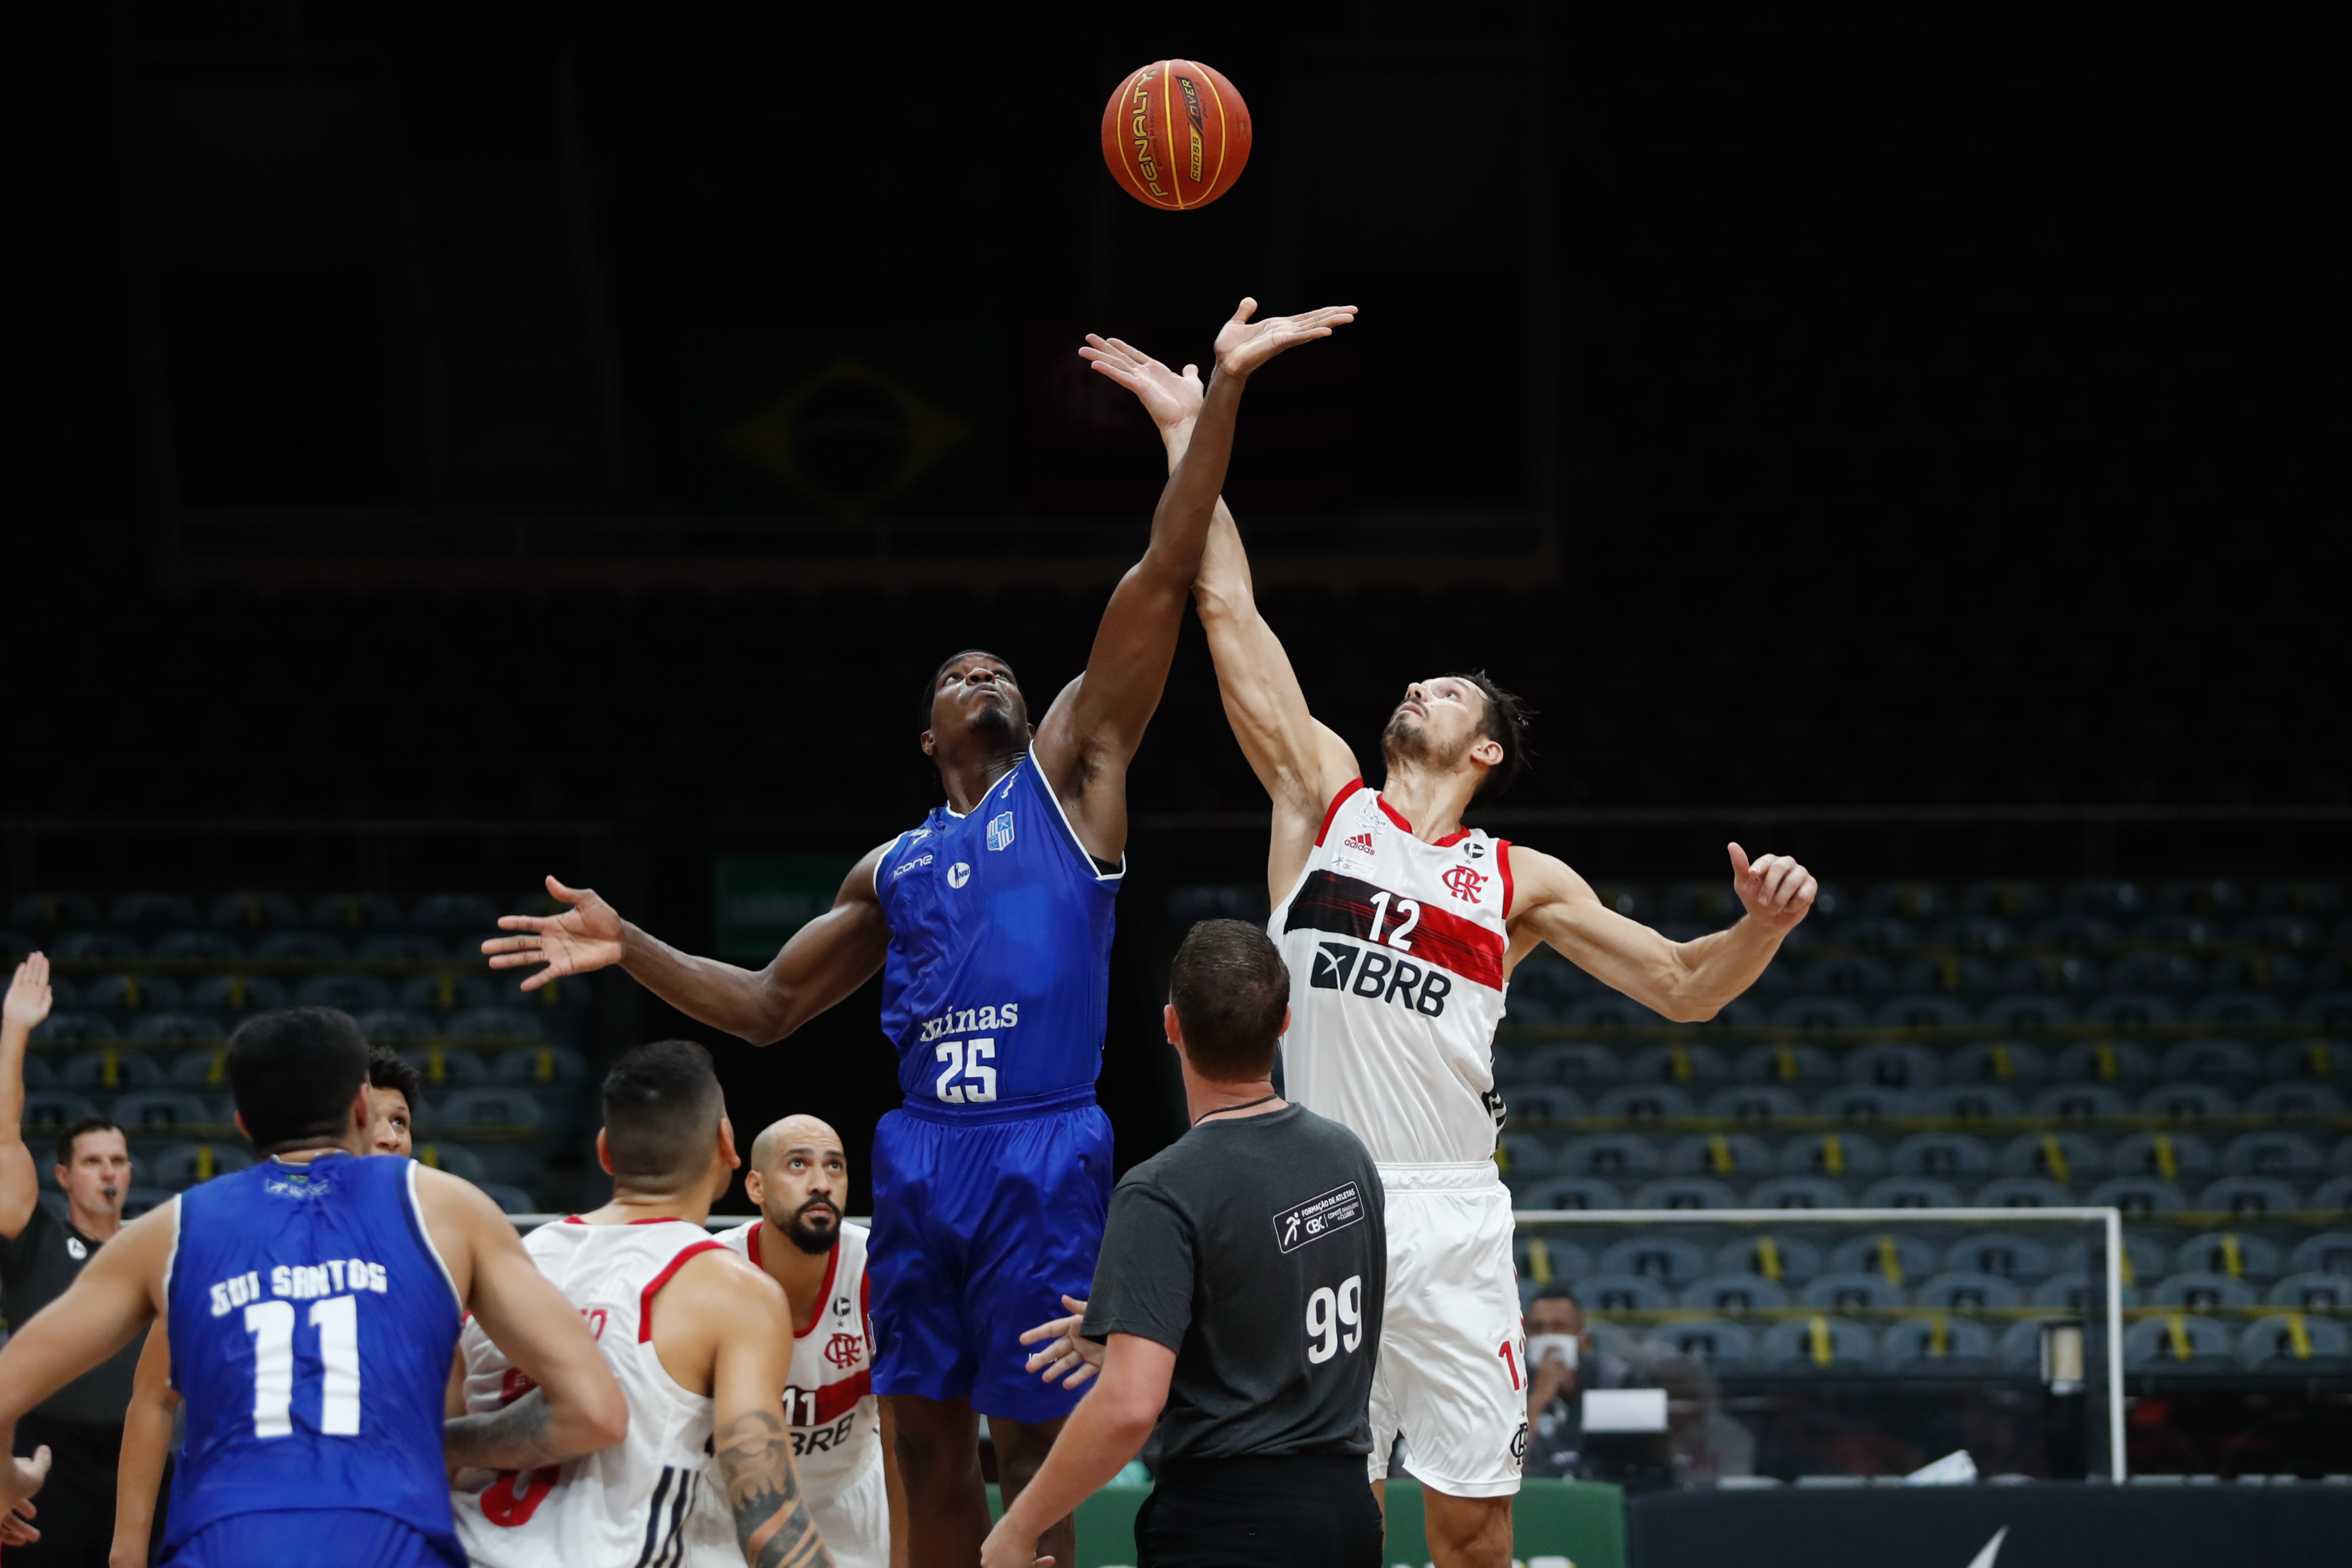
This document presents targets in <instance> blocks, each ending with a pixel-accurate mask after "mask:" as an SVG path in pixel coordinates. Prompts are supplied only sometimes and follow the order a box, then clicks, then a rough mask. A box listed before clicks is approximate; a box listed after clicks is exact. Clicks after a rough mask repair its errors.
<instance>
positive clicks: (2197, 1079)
mask: <svg viewBox="0 0 2352 1568" xmlns="http://www.w3.org/2000/svg"><path fill="white" fill-rule="evenodd" d="M1599 890H1600V892H1601V896H1602V897H1603V899H1604V900H1607V901H1609V902H1610V903H1612V905H1613V906H1614V907H1616V908H1618V909H1619V910H1622V911H1624V912H1626V913H1628V914H1630V915H1633V916H1634V917H1636V918H1639V919H1641V920H1643V921H1648V922H1650V923H1653V924H1654V925H1656V926H1657V927H1658V928H1659V929H1660V930H1662V931H1665V932H1666V933H1667V934H1668V935H1670V936H1673V937H1675V938H1677V939H1683V938H1688V937H1694V936H1697V935H1700V934H1702V933H1704V932H1705V931H1708V930H1711V929H1717V928H1718V927H1720V926H1721V925H1723V924H1725V923H1727V922H1728V921H1729V920H1730V919H1731V917H1732V916H1733V915H1735V914H1736V913H1737V912H1738V911H1737V908H1736V906H1735V905H1733V904H1732V903H1731V901H1730V896H1729V891H1728V889H1727V888H1719V887H1688V888H1653V887H1642V886H1617V887H1603V888H1601V889H1599ZM1242 891H1243V890H1241V889H1235V890H1234V896H1235V897H1239V896H1240V895H1241V893H1242ZM1179 896H1180V897H1181V898H1183V899H1184V900H1188V907H1190V906H1191V905H1203V906H1205V905H1206V904H1207V903H1209V902H1212V901H1213V900H1211V899H1210V897H1209V894H1208V892H1207V891H1206V890H1204V889H1186V890H1185V891H1184V892H1183V893H1182V894H1181V895H1179ZM1256 907H1257V908H1259V909H1263V908H1264V907H1265V906H1264V904H1263V902H1260V903H1259V904H1258V905H1257V906H1256ZM2347 959H2352V910H2347V904H2346V899H2345V893H2344V889H2341V888H2339V887H2336V886H2333V885H2326V884H2311V883H2295V882H2284V881H2281V882H2269V883H2262V884H2258V885H2253V886H2239V885H2235V884H2231V883H2220V882H2188V881H2183V882H2179V883H2174V884H2168V885H2164V886H2142V885H2139V884H2135V883H2130V882H2120V881H2085V882H2079V883H2074V884H2067V885H2044V884H2036V883H2015V882H1985V883H1980V884H1978V885H1975V886H1969V887H1961V888H1946V887H1940V886H1935V885H1929V884H1898V885H1889V886H1884V887H1875V888H1870V889H1860V890H1857V891H1853V892H1850V891H1848V890H1846V889H1837V888H1828V889H1824V890H1823V892H1822V897H1821V900H1820V903H1819V905H1818V907H1817V909H1816V910H1815V912H1814V913H1813V914H1812V915H1811V917H1810V918H1809V919H1808V920H1807V921H1805V923H1804V924H1803V925H1802V926H1801V927H1800V928H1799V930H1798V931H1796V932H1795V933H1794V934H1793V935H1792V936H1791V938H1790V941H1789V942H1788V943H1787V945H1786V947H1785V949H1784V950H1783V952H1782V955H1781V956H1780V959H1779V960H1778V961H1777V962H1776V963H1774V964H1773V966H1772V967H1771V968H1770V969H1769V971H1768V972H1767V973H1765V975H1764V977H1763V978H1762V980H1761V981H1760V982H1759V984H1757V985H1756V986H1755V987H1754V988H1753V989H1752V990H1751V991H1750V992H1749V993H1748V994H1747V995H1746V996H1743V997H1741V998H1740V999H1739V1000H1738V1001H1736V1002H1734V1003H1733V1004H1731V1005H1729V1006H1727V1007H1726V1008H1725V1009H1724V1010H1723V1012H1722V1014H1721V1015H1720V1016H1718V1017H1717V1018H1716V1019H1715V1020H1714V1021H1713V1022H1711V1023H1709V1024H1706V1025H1698V1026H1676V1025H1672V1024H1668V1023H1666V1022H1665V1021H1664V1020H1663V1019H1661V1018H1658V1017H1656V1016H1653V1015H1651V1014H1649V1013H1647V1012H1646V1011H1645V1010H1644V1009H1642V1008H1640V1007H1638V1006H1636V1005H1633V1004H1631V1003H1629V1002H1628V1001H1627V1000H1626V999H1625V998H1623V997H1622V996H1620V995H1618V994H1615V993H1613V992H1611V991H1609V990H1607V989H1606V988H1605V987H1603V986H1601V984H1599V983H1598V982H1596V981H1593V980H1592V979H1591V978H1590V977H1589V976H1587V975H1585V974H1584V973H1581V972H1580V971H1579V970H1577V969H1575V968H1574V967H1572V966H1571V965H1570V964H1568V963H1564V962H1561V961H1559V960H1558V959H1557V958H1556V957H1553V956H1551V955H1549V953H1544V954H1538V956H1536V957H1533V958H1531V959H1529V960H1528V962H1527V963H1524V964H1522V965H1521V966H1520V968H1519V969H1518V971H1517V973H1516V974H1515V975H1514V977H1513V980H1512V983H1511V988H1510V994H1509V1011H1508V1016H1507V1020H1506V1022H1505V1024H1504V1026H1503V1027H1502V1029H1501V1030H1500V1031H1499V1033H1498V1036H1497V1039H1496V1080H1497V1084H1498V1087H1499V1089H1500V1091H1501V1093H1502V1096H1503V1099H1504V1100H1505V1102H1506V1103H1507V1106H1508V1107H1509V1117H1508V1121H1507V1130H1506V1131H1505V1133H1504V1135H1503V1139H1502V1148H1501V1153H1500V1154H1499V1156H1498V1160H1499V1162H1500V1163H1502V1165H1503V1167H1504V1174H1505V1179H1506V1180H1507V1182H1508V1183H1509V1184H1510V1186H1511V1189H1512V1191H1513V1194H1514V1195H1515V1201H1516V1204H1517V1206H1518V1207H1519V1208H1520V1209H1522V1210H1529V1209H1585V1210H1589V1209H1600V1208H1631V1209H1643V1208H1695V1209H1718V1208H1732V1207H1756V1208H1769V1209H1780V1210H1785V1211H1787V1212H1788V1213H1789V1215H1790V1220H1791V1222H1792V1226H1795V1225H1796V1224H1797V1223H1798V1222H1801V1216H1802V1215H1803V1214H1804V1213H1805V1211H1808V1210H1812V1209H1821V1208H1829V1207H1834V1206H1842V1205H1843V1206H1853V1205H1864V1206H1888V1207H1897V1208H1919V1209H1922V1210H1932V1209H1936V1208H1948V1207H1955V1206H1961V1205H1967V1206H1987V1207H1996V1208H2015V1209H2019V1210H2027V1209H2032V1208H2036V1207H2047V1206H2053V1205H2116V1206H2118V1207H2120V1208H2121V1209H2122V1210H2123V1211H2124V1214H2125V1216H2126V1226H2127V1244H2126V1258H2127V1261H2126V1266H2125V1268H2124V1279H2125V1281H2126V1285H2125V1309H2126V1318H2127V1319H2128V1320H2130V1322H2129V1326H2128V1330H2127V1332H2126V1338H2125V1354H2126V1369H2127V1371H2130V1372H2135V1373H2141V1372H2144V1373H2174V1372H2179V1373H2190V1372H2195V1373H2204V1372H2208V1371H2210V1372H2214V1373H2239V1374H2243V1373H2250V1372H2265V1371H2268V1372H2276V1371H2290V1372H2293V1371H2301V1372H2311V1371H2316V1370H2320V1369H2322V1368H2326V1369H2329V1370H2331V1371H2334V1372H2337V1373H2341V1372H2343V1371H2346V1370H2352V1342H2347V1332H2346V1327H2347V1324H2352V1310H2347V1308H2352V1212H2347V1211H2352V1114H2347V1099H2352V974H2347ZM1767 1241H1769V1242H1771V1243H1772V1244H1773V1245H1772V1246H1771V1247H1770V1248H1769V1258H1759V1247H1760V1246H1761V1244H1763V1243H1765V1242H1767ZM1835 1243H1836V1237H1835V1236H1832V1235H1830V1234H1828V1233H1827V1229H1826V1227H1814V1228H1811V1229H1807V1230H1804V1231H1803V1233H1802V1234H1781V1233H1780V1232H1779V1231H1778V1230H1777V1229H1775V1228H1774V1227H1769V1226H1766V1227H1758V1226H1729V1225H1727V1226H1719V1227H1718V1226H1706V1225H1697V1224H1690V1223H1681V1224H1677V1225H1675V1226H1672V1227H1662V1228H1660V1229H1657V1230H1655V1231H1652V1232H1643V1231H1641V1230H1639V1229H1638V1227H1614V1226H1612V1227H1605V1228H1602V1227H1589V1226H1557V1227H1543V1226H1537V1225H1533V1224H1525V1225H1522V1226H1521V1234H1520V1239H1519V1248H1518V1251H1519V1257H1518V1266H1519V1276H1520V1286H1521V1289H1522V1292H1523V1293H1525V1294H1528V1295H1532V1293H1533V1292H1534V1291H1535V1290H1536V1289H1538V1288H1539V1287H1540V1286H1541V1285H1543V1284H1547V1283H1549V1282H1552V1281H1554V1280H1559V1281H1564V1282H1567V1283H1569V1284H1570V1285H1572V1286H1573V1287H1575V1288H1576V1289H1578V1290H1579V1292H1580V1295H1582V1297H1583V1298H1584V1300H1585V1302H1586V1305H1587V1308H1588V1310H1589V1311H1590V1312H1591V1313H1592V1314H1594V1315H1595V1316H1597V1317H1599V1318H1601V1320H1603V1321H1605V1322H1606V1323H1607V1324H1608V1327H1607V1328H1606V1329H1605V1330H1604V1331H1603V1332H1604V1333H1605V1334H1609V1335H1616V1336H1620V1342H1622V1343H1623V1344H1626V1345H1628V1346H1638V1345H1643V1344H1644V1343H1647V1344H1650V1345H1651V1346H1652V1347H1653V1348H1658V1347H1665V1348H1670V1349H1672V1350H1674V1351H1675V1352H1678V1353H1680V1354H1682V1355H1684V1356H1685V1357H1703V1358H1712V1360H1713V1361H1714V1362H1716V1363H1719V1364H1720V1366H1721V1367H1722V1369H1723V1370H1724V1371H1726V1372H1727V1373H1728V1372H1731V1371H1733V1370H1748V1371H1758V1372H1761V1371H1766V1370H1770V1371H1774V1372H1777V1373H1787V1372H1791V1371H1794V1372H1805V1371H1808V1370H1812V1371H1822V1370H1830V1371H1836V1372H1841V1373H1845V1372H1853V1371H1857V1370H1863V1371H1868V1370H1873V1369H1877V1370H1882V1371H1886V1372H1894V1371H1898V1370H1899V1371H1901V1372H1903V1373H1933V1372H1936V1371H1939V1370H1948V1371H1952V1372H1959V1371H1963V1370H1968V1369H1976V1370H1979V1371H1980V1370H1983V1369H1985V1368H1989V1367H1990V1368H2007V1369H2010V1370H2011V1371H2030V1370H2032V1367H2033V1366H2034V1364H2035V1363H2036V1359H2037V1357H2038V1356H2039V1353H2040V1329H2039V1322H2038V1321H2039V1320H2042V1319H2045V1318H2051V1317H2062V1316H2067V1315H2078V1316H2079V1315H2081V1314H2082V1313H2084V1311H2085V1310H2089V1309H2090V1308H2092V1307H2093V1306H2094V1305H2095V1303H2096V1292H2097V1290H2098V1288H2099V1281H2100V1280H2101V1279H2102V1278H2103V1275H2102V1270H2103V1268H2104V1265H2103V1262H2102V1259H2101V1258H2100V1257H2099V1256H2098V1253H2097V1250H2096V1248H2095V1242H2093V1241H2091V1240H2089V1239H2088V1233H2087V1230H2086V1229H2084V1228H2077V1229H2071V1230H2068V1229H2062V1228H2061V1227H2059V1226H2053V1225H2050V1224H2041V1225H2020V1226H2016V1227H2014V1228H2012V1229H2003V1228H2000V1227H1994V1226H1960V1225H1956V1224H1952V1223H1942V1224H1921V1225H1918V1226H1884V1227H1872V1228H1871V1230H1870V1233H1869V1234H1866V1235H1865V1234H1850V1235H1848V1236H1847V1238H1846V1240H1845V1241H1844V1242H1843V1244H1842V1245H1833V1244H1835Z"/></svg>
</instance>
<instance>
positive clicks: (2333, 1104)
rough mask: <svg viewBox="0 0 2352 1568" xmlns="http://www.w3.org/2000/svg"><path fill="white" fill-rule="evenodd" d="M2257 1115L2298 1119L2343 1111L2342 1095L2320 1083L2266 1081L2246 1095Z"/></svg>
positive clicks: (2247, 1105) (2247, 1106)
mask: <svg viewBox="0 0 2352 1568" xmlns="http://www.w3.org/2000/svg"><path fill="white" fill-rule="evenodd" d="M2246 1109H2247V1110H2251V1111H2252V1112H2253V1113H2254V1114H2255V1115H2257V1116H2267V1117H2273V1118H2276V1119H2279V1120H2282V1121H2284V1120H2289V1119H2294V1120H2301V1119H2304V1118H2316V1117H2322V1116H2341V1115H2343V1114H2344V1097H2343V1095H2341V1094H2339V1093H2337V1092H2336V1090H2335V1089H2331V1088H2330V1087H2328V1086H2327V1085H2326V1084H2324V1083H2269V1084H2264V1085H2263V1087H2262V1088H2260V1089H2256V1090H2254V1092H2253V1093H2252V1094H2251V1095H2249V1096H2247V1098H2246Z"/></svg>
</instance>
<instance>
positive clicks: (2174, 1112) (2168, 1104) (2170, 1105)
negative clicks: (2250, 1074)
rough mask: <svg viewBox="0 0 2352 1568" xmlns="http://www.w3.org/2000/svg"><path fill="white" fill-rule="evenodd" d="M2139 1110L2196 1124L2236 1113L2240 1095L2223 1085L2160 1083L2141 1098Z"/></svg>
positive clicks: (2151, 1114)
mask: <svg viewBox="0 0 2352 1568" xmlns="http://www.w3.org/2000/svg"><path fill="white" fill-rule="evenodd" d="M2139 1109H2140V1110H2141V1111H2142V1112H2143V1113H2144V1114H2147V1115H2149V1116H2163V1117H2168V1118H2170V1119H2171V1120H2172V1121H2182V1122H2192V1123H2193V1122H2198V1121H2210V1119H2212V1118H2214V1117H2217V1116H2232V1115H2235V1114H2236V1113H2237V1110H2238V1097H2237V1096H2236V1095H2234V1094H2231V1092H2230V1091H2229V1090H2228V1089H2223V1088H2222V1087H2221V1085H2219V1084H2213V1083H2160V1084H2158V1085H2157V1086H2156V1087H2155V1088H2154V1089H2149V1090H2148V1091H2147V1093H2146V1094H2144V1095H2142V1096H2141V1097H2140V1101H2139Z"/></svg>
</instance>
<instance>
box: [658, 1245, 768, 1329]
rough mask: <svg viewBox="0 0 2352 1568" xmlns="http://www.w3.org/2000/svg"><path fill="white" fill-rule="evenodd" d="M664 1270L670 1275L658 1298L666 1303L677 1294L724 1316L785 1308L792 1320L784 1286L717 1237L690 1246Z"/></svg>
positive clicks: (680, 1297)
mask: <svg viewBox="0 0 2352 1568" xmlns="http://www.w3.org/2000/svg"><path fill="white" fill-rule="evenodd" d="M664 1272H666V1273H667V1274H668V1275H669V1278H668V1279H666V1280H664V1281H662V1283H661V1287H660V1289H658V1290H656V1291H655V1293H654V1299H655V1300H658V1301H662V1302H663V1303H664V1304H665V1305H667V1302H668V1301H669V1300H671V1299H672V1298H677V1299H681V1300H688V1301H692V1302H694V1303H696V1304H697V1306H698V1307H702V1308H709V1309H715V1310H718V1311H719V1313H720V1315H721V1316H725V1315H727V1314H728V1313H730V1312H750V1313H766V1312H774V1311H779V1310H781V1311H782V1313H783V1314H784V1318H785V1321H787V1322H789V1321H791V1318H792V1307H791V1304H790V1303H789V1302H788V1301H787V1300H785V1297H784V1288H783V1287H782V1285H779V1284H777V1283H776V1281H775V1280H774V1279H773V1278H772V1277H771V1276H770V1275H769V1273H768V1271H767V1270H766V1269H764V1268H761V1267H760V1266H759V1265H758V1264H756V1263H753V1262H752V1261H751V1258H747V1257H745V1256H744V1255H743V1254H742V1253H740V1252H738V1251H736V1250H735V1249H734V1248H733V1247H729V1246H727V1245H725V1244H724V1243H723V1242H720V1241H719V1239H718V1238H717V1237H710V1238H709V1241H708V1242H707V1243H696V1244H691V1245H689V1246H688V1247H686V1248H685V1249H684V1250H683V1251H681V1252H680V1253H679V1255H678V1257H677V1258H676V1259H675V1260H674V1262H673V1263H672V1265H671V1268H668V1269H666V1270H664Z"/></svg>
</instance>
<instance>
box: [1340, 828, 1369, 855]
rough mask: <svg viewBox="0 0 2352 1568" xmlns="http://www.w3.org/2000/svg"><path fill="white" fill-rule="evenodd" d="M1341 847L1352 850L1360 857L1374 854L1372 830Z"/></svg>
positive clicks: (1349, 840)
mask: <svg viewBox="0 0 2352 1568" xmlns="http://www.w3.org/2000/svg"><path fill="white" fill-rule="evenodd" d="M1339 847H1340V848H1342V849H1348V850H1352V851H1354V852H1355V853H1356V854H1358V855H1370V853H1371V852H1372V836H1371V833H1370V830H1367V831H1365V832H1362V833H1359V834H1357V835H1355V836H1354V837H1350V838H1349V839H1347V840H1346V841H1345V842H1343V843H1342V844H1341V845H1340V846H1339Z"/></svg>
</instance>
